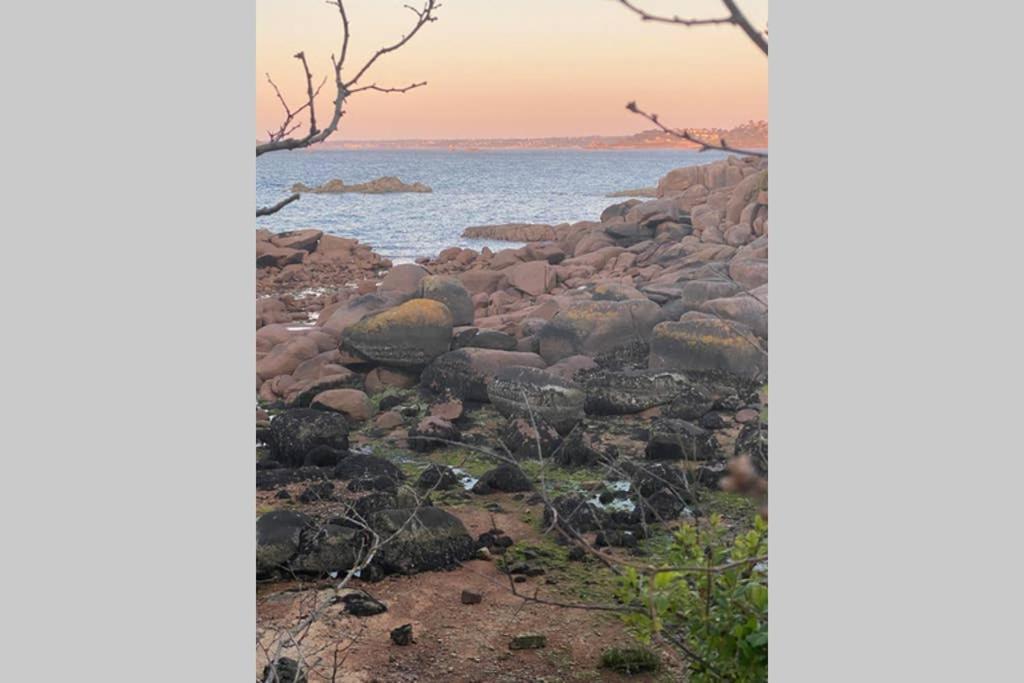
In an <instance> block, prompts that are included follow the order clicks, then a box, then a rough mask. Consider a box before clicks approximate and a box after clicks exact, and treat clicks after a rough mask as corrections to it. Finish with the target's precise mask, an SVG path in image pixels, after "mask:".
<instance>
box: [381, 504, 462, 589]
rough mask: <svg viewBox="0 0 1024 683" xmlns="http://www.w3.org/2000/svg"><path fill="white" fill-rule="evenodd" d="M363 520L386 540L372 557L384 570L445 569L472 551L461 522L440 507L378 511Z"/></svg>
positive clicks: (418, 570) (405, 572)
mask: <svg viewBox="0 0 1024 683" xmlns="http://www.w3.org/2000/svg"><path fill="white" fill-rule="evenodd" d="M367 521H368V523H369V526H370V528H371V529H373V530H374V532H376V534H377V535H378V536H379V537H380V538H387V539H390V540H389V541H388V543H385V544H384V545H383V546H381V548H380V549H379V550H378V552H377V555H376V557H375V558H374V564H375V565H377V566H378V567H380V568H381V569H383V570H384V571H385V572H386V573H404V574H412V573H415V572H421V571H431V570H436V569H448V568H451V567H454V566H456V565H457V564H458V563H459V562H461V561H463V560H468V559H469V558H470V557H472V555H473V553H474V552H476V545H477V544H476V542H475V541H474V540H473V538H472V537H471V536H470V535H469V533H468V532H467V531H466V527H465V526H463V524H462V522H460V521H459V519H458V518H457V517H455V516H453V515H451V514H450V513H448V512H445V511H444V510H441V509H440V508H436V507H419V508H406V509H398V510H381V511H379V512H375V513H373V514H371V515H370V516H369V519H368V520H367Z"/></svg>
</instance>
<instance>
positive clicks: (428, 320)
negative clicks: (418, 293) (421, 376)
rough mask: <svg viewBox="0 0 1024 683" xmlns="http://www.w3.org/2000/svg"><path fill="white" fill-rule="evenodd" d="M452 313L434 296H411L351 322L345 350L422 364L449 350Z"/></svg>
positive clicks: (404, 364)
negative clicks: (408, 299) (428, 297)
mask: <svg viewBox="0 0 1024 683" xmlns="http://www.w3.org/2000/svg"><path fill="white" fill-rule="evenodd" d="M451 337H452V314H451V312H450V311H449V310H448V307H447V306H445V305H444V304H442V303H441V302H439V301H434V300H433V299H412V300H411V301H407V302H405V303H404V304H402V305H400V306H396V307H395V308H391V309H388V310H386V311H382V312H380V313H375V314H373V315H371V316H369V317H366V318H363V319H362V320H360V321H359V322H357V323H355V324H354V325H350V326H349V327H348V328H346V329H345V331H344V332H343V333H342V337H341V345H342V350H347V351H352V352H354V353H356V354H358V355H360V356H361V357H363V358H366V359H368V360H371V361H374V362H377V363H381V364H383V365H392V366H397V367H421V366H424V365H426V364H427V363H429V362H430V361H432V360H434V358H436V357H438V356H440V355H441V354H442V353H444V352H446V351H447V350H448V345H449V343H450V342H451Z"/></svg>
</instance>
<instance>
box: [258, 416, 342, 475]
mask: <svg viewBox="0 0 1024 683" xmlns="http://www.w3.org/2000/svg"><path fill="white" fill-rule="evenodd" d="M268 437H269V439H270V441H269V445H270V453H271V456H272V457H273V459H274V460H276V461H278V462H280V463H281V464H283V465H288V466H291V467H299V466H301V465H302V464H303V463H304V462H305V459H306V454H307V453H309V451H311V450H313V449H314V448H316V447H317V446H326V447H327V448H330V449H333V450H336V451H347V450H348V422H347V421H346V420H345V416H344V415H341V414H339V413H332V412H327V411H323V410H313V409H311V408H294V409H291V410H286V411H284V412H283V413H281V414H279V415H278V416H277V417H275V418H274V419H273V420H271V422H270V430H269V435H268Z"/></svg>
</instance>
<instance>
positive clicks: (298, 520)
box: [256, 510, 313, 576]
mask: <svg viewBox="0 0 1024 683" xmlns="http://www.w3.org/2000/svg"><path fill="white" fill-rule="evenodd" d="M312 526H313V520H312V519H310V518H309V517H307V516H306V515H304V514H302V513H299V512H292V511H291V510H273V511H272V512H268V513H266V514H264V515H260V517H259V518H258V519H257V520H256V574H257V575H258V576H265V575H267V574H269V573H271V572H273V571H275V570H277V569H281V568H284V567H286V566H287V565H288V562H289V561H290V560H291V559H292V558H293V557H295V555H296V554H297V553H298V552H299V546H300V544H301V542H302V532H303V531H305V530H306V529H310V528H312Z"/></svg>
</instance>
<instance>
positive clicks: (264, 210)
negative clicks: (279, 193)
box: [256, 192, 302, 218]
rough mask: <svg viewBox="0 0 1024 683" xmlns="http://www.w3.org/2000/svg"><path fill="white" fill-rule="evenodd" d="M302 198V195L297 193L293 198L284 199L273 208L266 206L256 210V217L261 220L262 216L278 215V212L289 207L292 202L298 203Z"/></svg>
mask: <svg viewBox="0 0 1024 683" xmlns="http://www.w3.org/2000/svg"><path fill="white" fill-rule="evenodd" d="M301 196H302V195H300V194H299V193H298V192H296V193H295V194H293V195H292V196H291V197H288V198H287V199H282V200H281V201H279V202H278V203H277V204H274V205H273V206H264V207H263V208H262V209H256V217H257V218H259V217H260V216H269V215H270V214H273V213H277V212H278V211H280V210H281V209H283V208H284V207H286V206H288V205H289V204H291V203H292V202H294V201H298V199H299V197H301Z"/></svg>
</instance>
